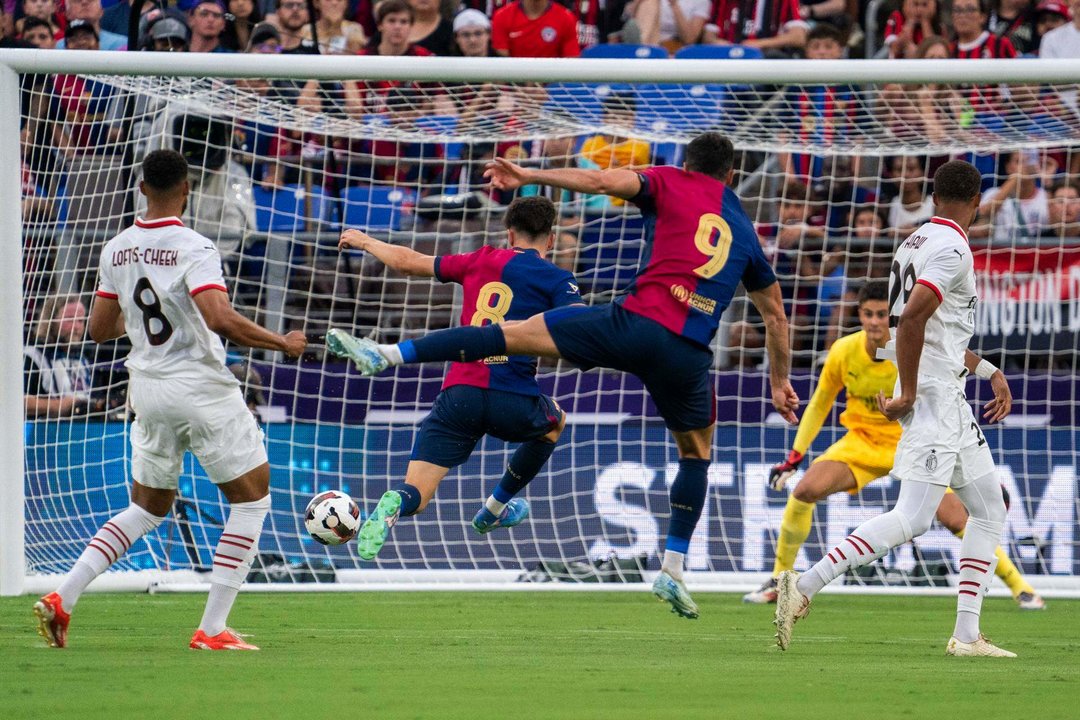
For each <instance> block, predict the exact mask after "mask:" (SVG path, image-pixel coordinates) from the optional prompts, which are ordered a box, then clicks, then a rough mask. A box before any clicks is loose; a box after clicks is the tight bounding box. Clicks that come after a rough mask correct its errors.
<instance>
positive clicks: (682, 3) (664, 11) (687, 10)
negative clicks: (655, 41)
mask: <svg viewBox="0 0 1080 720" xmlns="http://www.w3.org/2000/svg"><path fill="white" fill-rule="evenodd" d="M679 9H680V10H682V13H683V16H684V17H685V18H686V19H687V20H692V19H694V18H702V19H704V20H706V21H708V20H709V15H710V14H711V10H712V2H711V0H679ZM678 36H679V28H678V26H677V25H676V24H675V13H673V12H672V11H671V3H669V2H668V0H660V42H667V41H668V40H673V39H675V38H677V37H678Z"/></svg>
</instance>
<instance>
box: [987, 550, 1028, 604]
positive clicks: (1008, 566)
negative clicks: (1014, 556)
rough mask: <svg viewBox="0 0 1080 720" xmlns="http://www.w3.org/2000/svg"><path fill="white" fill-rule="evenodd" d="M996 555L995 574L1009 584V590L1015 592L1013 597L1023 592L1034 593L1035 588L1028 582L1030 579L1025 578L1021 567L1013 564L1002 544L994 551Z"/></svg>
mask: <svg viewBox="0 0 1080 720" xmlns="http://www.w3.org/2000/svg"><path fill="white" fill-rule="evenodd" d="M994 555H995V556H996V557H997V561H998V563H997V570H995V571H994V574H995V575H997V576H998V577H999V578H1001V581H1002V582H1003V583H1005V584H1006V585H1008V586H1009V592H1011V593H1012V594H1013V597H1016V596H1017V595H1019V594H1020V593H1022V592H1029V593H1032V594H1034V592H1035V588H1033V587H1031V585H1029V584H1028V581H1027V580H1025V579H1024V575H1023V574H1022V573H1021V572H1020V568H1018V567H1016V565H1014V564H1013V561H1012V560H1010V559H1009V556H1008V555H1006V554H1005V551H1004V550H1003V549H1002V548H1001V546H1000V545H999V546H998V549H997V550H995V551H994Z"/></svg>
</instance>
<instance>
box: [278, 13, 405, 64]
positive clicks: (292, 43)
mask: <svg viewBox="0 0 1080 720" xmlns="http://www.w3.org/2000/svg"><path fill="white" fill-rule="evenodd" d="M387 1H389V0H387ZM310 24H311V15H310V14H309V13H308V6H307V2H306V0H277V25H278V27H279V28H280V30H281V53H282V54H283V55H318V54H319V48H317V47H316V46H315V43H314V42H312V40H311V36H310V31H309V30H308V28H307V26H308V25H310Z"/></svg>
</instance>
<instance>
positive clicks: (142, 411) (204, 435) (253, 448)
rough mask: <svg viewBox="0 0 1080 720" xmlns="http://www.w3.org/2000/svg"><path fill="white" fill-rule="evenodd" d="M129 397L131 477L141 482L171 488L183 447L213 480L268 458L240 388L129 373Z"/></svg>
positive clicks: (226, 479) (232, 476)
mask: <svg viewBox="0 0 1080 720" xmlns="http://www.w3.org/2000/svg"><path fill="white" fill-rule="evenodd" d="M128 396H129V398H130V399H131V406H132V408H134V410H135V421H134V422H133V423H132V424H131V475H132V477H133V478H134V479H135V480H136V481H137V482H138V483H139V484H141V485H145V486H147V487H151V488H157V489H160V490H175V489H176V487H177V483H178V480H179V477H180V469H181V467H182V464H183V460H184V453H185V452H187V451H188V450H191V452H192V453H193V454H194V455H195V457H196V458H198V459H199V463H200V464H201V465H202V467H203V470H205V471H206V474H207V475H209V476H210V479H211V480H212V481H213V482H215V483H217V484H221V483H226V482H229V481H230V480H235V479H236V478H238V477H240V476H241V475H243V474H244V473H247V472H250V471H252V470H254V469H255V468H257V467H259V466H260V465H262V464H264V463H265V462H267V459H266V447H265V446H264V445H263V432H262V430H261V429H260V428H259V424H258V423H257V422H256V421H255V417H254V416H253V415H252V414H251V411H250V410H248V407H247V403H245V402H244V396H243V394H242V393H241V392H240V388H239V387H230V386H229V385H224V384H221V383H210V382H206V381H200V380H183V379H169V380H159V379H154V378H144V377H133V378H132V379H131V382H130V384H129V386H128Z"/></svg>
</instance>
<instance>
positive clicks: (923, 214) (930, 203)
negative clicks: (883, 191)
mask: <svg viewBox="0 0 1080 720" xmlns="http://www.w3.org/2000/svg"><path fill="white" fill-rule="evenodd" d="M933 216H934V197H933V196H932V195H927V196H926V197H925V198H923V201H922V203H921V204H920V205H919V207H917V208H916V209H914V210H908V209H907V208H906V207H905V206H904V201H903V200H901V199H900V196H899V195H897V196H896V197H894V198H893V199H892V202H891V203H889V227H891V228H898V227H915V226H917V225H922V224H923V223H924V222H926V221H927V220H929V219H930V218H932V217H933Z"/></svg>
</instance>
